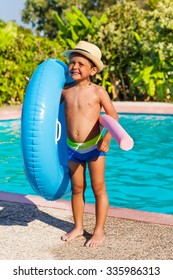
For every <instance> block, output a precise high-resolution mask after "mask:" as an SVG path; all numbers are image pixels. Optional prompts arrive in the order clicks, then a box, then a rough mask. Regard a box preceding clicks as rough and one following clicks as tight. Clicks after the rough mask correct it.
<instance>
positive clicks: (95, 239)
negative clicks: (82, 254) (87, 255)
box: [85, 233, 105, 247]
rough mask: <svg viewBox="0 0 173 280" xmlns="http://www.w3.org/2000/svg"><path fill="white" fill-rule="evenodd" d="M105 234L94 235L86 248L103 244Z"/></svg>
mask: <svg viewBox="0 0 173 280" xmlns="http://www.w3.org/2000/svg"><path fill="white" fill-rule="evenodd" d="M104 238H105V236H104V233H94V234H93V236H92V237H91V239H90V240H89V241H88V242H87V243H86V244H85V246H86V247H98V246H101V245H102V244H103V241H104Z"/></svg>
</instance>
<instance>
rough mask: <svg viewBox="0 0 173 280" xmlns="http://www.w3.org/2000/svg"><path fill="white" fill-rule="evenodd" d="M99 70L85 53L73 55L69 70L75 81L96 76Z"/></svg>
mask: <svg viewBox="0 0 173 280" xmlns="http://www.w3.org/2000/svg"><path fill="white" fill-rule="evenodd" d="M97 71H98V69H97V67H96V66H95V65H94V64H93V63H92V62H91V61H90V60H89V59H87V58H86V57H84V56H83V55H81V54H78V53H73V54H72V55H71V58H70V64H69V72H70V75H71V76H72V78H73V79H74V80H75V81H79V80H81V79H84V78H89V77H91V76H94V75H95V74H96V73H97Z"/></svg>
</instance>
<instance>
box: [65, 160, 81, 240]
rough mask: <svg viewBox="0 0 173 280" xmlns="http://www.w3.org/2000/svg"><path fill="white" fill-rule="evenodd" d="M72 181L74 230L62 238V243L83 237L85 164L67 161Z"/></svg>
mask: <svg viewBox="0 0 173 280" xmlns="http://www.w3.org/2000/svg"><path fill="white" fill-rule="evenodd" d="M69 169H70V175H71V181H72V211H73V217H74V228H73V230H72V231H70V232H69V233H67V234H65V235H64V236H63V237H62V240H64V241H72V240H73V239H74V238H76V237H77V236H80V235H83V212H84V205H85V201H84V192H85V189H86V179H85V169H86V164H80V163H77V162H73V161H69Z"/></svg>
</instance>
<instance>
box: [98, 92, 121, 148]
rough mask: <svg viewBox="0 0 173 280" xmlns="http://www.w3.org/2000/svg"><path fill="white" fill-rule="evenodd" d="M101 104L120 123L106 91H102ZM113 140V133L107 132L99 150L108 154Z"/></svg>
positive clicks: (99, 145) (99, 144)
mask: <svg viewBox="0 0 173 280" xmlns="http://www.w3.org/2000/svg"><path fill="white" fill-rule="evenodd" d="M100 104H101V106H102V107H103V109H104V110H105V113H106V114H107V115H109V116H111V117H112V118H114V119H115V120H117V121H118V114H117V112H116V109H115V107H114V106H113V104H112V101H111V99H110V97H109V95H108V93H107V92H106V90H104V89H102V91H101V93H100ZM111 139H112V135H111V133H110V132H109V131H108V130H107V131H106V133H105V135H104V137H103V139H102V140H101V141H100V142H99V143H98V149H99V150H100V151H103V152H107V151H108V150H109V146H110V141H111Z"/></svg>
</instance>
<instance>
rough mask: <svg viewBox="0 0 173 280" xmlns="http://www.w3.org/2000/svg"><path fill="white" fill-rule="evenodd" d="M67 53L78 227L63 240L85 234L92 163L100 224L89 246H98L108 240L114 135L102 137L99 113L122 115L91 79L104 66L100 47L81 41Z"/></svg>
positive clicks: (68, 118)
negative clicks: (108, 162)
mask: <svg viewBox="0 0 173 280" xmlns="http://www.w3.org/2000/svg"><path fill="white" fill-rule="evenodd" d="M63 54H64V55H65V56H66V57H67V58H68V59H69V60H70V64H69V74H70V75H71V77H72V78H73V80H74V83H73V84H71V85H69V86H67V87H65V88H64V90H63V92H62V99H63V100H64V102H65V115H66V126H67V136H68V140H67V144H68V162H69V170H70V175H71V181H72V211H73V217H74V228H73V230H72V231H71V232H69V233H67V234H66V235H64V236H63V237H62V240H64V241H68V242H69V241H72V240H73V239H74V238H76V237H78V236H80V235H83V212H84V204H85V199H84V192H85V189H86V180H85V179H86V178H85V171H86V164H88V169H89V173H90V180H91V185H92V189H93V192H94V196H95V199H96V225H95V229H94V233H93V236H92V237H91V239H90V240H89V241H88V242H87V243H86V244H85V246H87V247H96V246H100V245H101V244H102V243H103V241H104V225H105V221H106V217H107V211H108V197H107V193H106V187H105V181H104V170H105V154H106V152H107V151H108V150H109V144H110V140H111V138H112V137H111V135H110V133H109V132H108V131H107V132H106V133H105V135H104V137H102V135H101V131H100V126H99V116H100V111H101V108H102V107H103V108H104V110H105V112H106V113H107V114H108V115H110V116H112V117H113V118H115V119H116V120H117V119H118V115H117V113H116V110H115V108H114V106H113V105H112V102H111V100H110V98H109V95H108V93H107V92H106V91H105V89H104V88H103V87H101V86H98V85H96V84H94V83H92V82H91V78H92V77H93V76H94V75H95V74H96V73H97V72H100V71H102V69H103V63H102V61H101V51H100V49H99V48H98V47H97V46H95V45H93V44H91V43H89V42H85V41H80V42H79V43H78V44H77V46H76V47H75V48H74V49H73V50H68V51H65V52H64V53H63Z"/></svg>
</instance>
